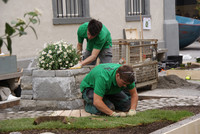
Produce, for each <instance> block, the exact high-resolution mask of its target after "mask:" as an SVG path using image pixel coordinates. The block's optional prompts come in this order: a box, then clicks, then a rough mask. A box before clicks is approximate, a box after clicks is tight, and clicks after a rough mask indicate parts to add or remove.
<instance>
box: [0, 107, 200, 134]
mask: <svg viewBox="0 0 200 134" xmlns="http://www.w3.org/2000/svg"><path fill="white" fill-rule="evenodd" d="M162 109H165V110H174V111H176V110H187V111H190V112H193V113H194V114H199V113H200V106H183V107H178V106H176V107H165V108H162ZM173 123H174V122H171V121H159V122H154V123H150V124H142V125H139V126H136V127H126V128H113V129H78V130H66V129H54V130H26V131H21V133H22V134H39V133H44V132H51V133H55V134H102V133H109V134H121V133H126V134H149V133H151V132H154V131H156V130H158V129H161V128H163V127H166V126H168V125H171V124H173ZM2 134H9V133H2Z"/></svg>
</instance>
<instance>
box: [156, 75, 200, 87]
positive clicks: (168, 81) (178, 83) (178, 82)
mask: <svg viewBox="0 0 200 134" xmlns="http://www.w3.org/2000/svg"><path fill="white" fill-rule="evenodd" d="M157 88H158V89H175V88H188V89H199V90H200V85H199V84H194V83H191V82H188V81H186V80H184V79H181V78H180V77H178V76H176V75H168V76H160V77H158V85H157Z"/></svg>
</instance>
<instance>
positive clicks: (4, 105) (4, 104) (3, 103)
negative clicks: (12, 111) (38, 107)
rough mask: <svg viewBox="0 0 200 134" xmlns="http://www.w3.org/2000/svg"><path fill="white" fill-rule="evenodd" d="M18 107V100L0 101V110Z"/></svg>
mask: <svg viewBox="0 0 200 134" xmlns="http://www.w3.org/2000/svg"><path fill="white" fill-rule="evenodd" d="M17 105H20V98H16V99H12V100H9V101H8V100H7V101H0V109H5V108H11V107H13V106H17Z"/></svg>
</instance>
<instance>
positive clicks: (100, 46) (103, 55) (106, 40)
mask: <svg viewBox="0 0 200 134" xmlns="http://www.w3.org/2000/svg"><path fill="white" fill-rule="evenodd" d="M77 35H78V44H77V51H78V52H79V53H82V45H83V41H84V39H86V40H87V47H86V51H85V53H84V54H83V60H82V61H81V62H79V63H78V64H77V65H75V66H73V67H72V69H73V68H81V67H82V66H84V65H87V64H90V65H95V64H96V60H97V58H98V57H99V59H100V63H111V62H112V52H111V47H112V39H111V35H110V32H109V31H108V29H107V28H106V27H105V26H104V25H103V24H102V23H101V22H100V21H97V20H95V19H92V20H91V21H90V22H86V23H84V24H82V25H81V26H80V27H79V29H78V31H77Z"/></svg>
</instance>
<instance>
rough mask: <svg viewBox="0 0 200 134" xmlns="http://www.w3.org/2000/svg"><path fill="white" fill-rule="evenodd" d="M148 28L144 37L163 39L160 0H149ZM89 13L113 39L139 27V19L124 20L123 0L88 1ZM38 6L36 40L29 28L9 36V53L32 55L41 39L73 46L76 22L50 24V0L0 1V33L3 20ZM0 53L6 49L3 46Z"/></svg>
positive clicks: (38, 48) (18, 55) (23, 55)
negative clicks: (40, 12) (20, 33)
mask: <svg viewBox="0 0 200 134" xmlns="http://www.w3.org/2000/svg"><path fill="white" fill-rule="evenodd" d="M150 2H151V4H150V9H151V10H150V13H151V17H152V18H151V19H152V21H151V23H152V29H151V30H144V39H158V40H159V41H161V42H162V41H163V1H161V0H150ZM89 4H90V5H89V6H90V16H91V17H92V18H95V19H99V20H100V21H101V22H102V23H103V24H105V25H106V27H107V28H108V29H109V30H110V32H111V35H112V38H113V39H122V38H123V29H124V28H137V29H138V31H140V29H141V24H140V22H139V21H136V22H126V21H125V0H90V1H89ZM34 8H38V9H40V10H41V11H42V16H41V17H40V18H41V19H40V20H41V23H40V25H35V26H34V27H35V29H36V32H37V34H38V40H36V38H35V35H34V33H33V32H32V31H28V35H25V36H23V37H20V38H13V54H15V55H17V57H18V59H22V58H31V57H36V56H37V55H38V52H39V51H41V50H42V48H43V46H44V43H45V42H50V41H57V40H60V39H63V40H65V41H67V42H68V43H70V44H74V46H76V43H77V36H76V31H77V29H78V27H79V25H80V24H75V25H53V23H52V18H53V12H52V1H51V0H32V1H31V0H9V1H8V3H7V4H4V3H3V2H2V0H0V13H1V14H0V16H1V19H0V35H2V34H3V31H4V25H5V22H11V20H14V19H15V18H17V17H19V18H22V17H23V14H24V13H25V12H27V11H31V10H34ZM3 52H6V51H5V49H3Z"/></svg>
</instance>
